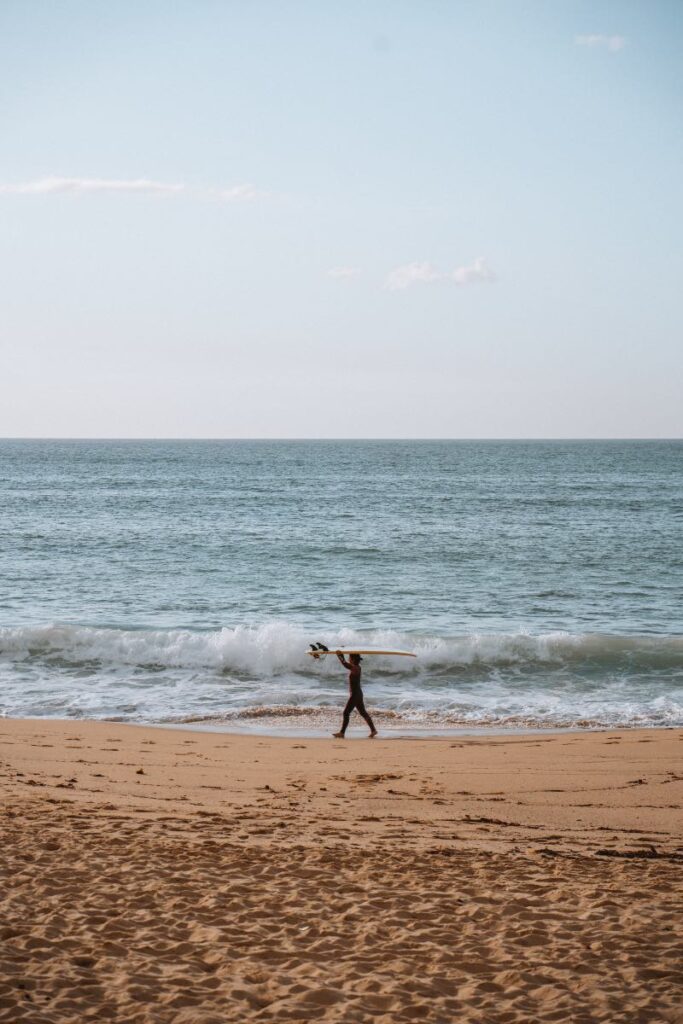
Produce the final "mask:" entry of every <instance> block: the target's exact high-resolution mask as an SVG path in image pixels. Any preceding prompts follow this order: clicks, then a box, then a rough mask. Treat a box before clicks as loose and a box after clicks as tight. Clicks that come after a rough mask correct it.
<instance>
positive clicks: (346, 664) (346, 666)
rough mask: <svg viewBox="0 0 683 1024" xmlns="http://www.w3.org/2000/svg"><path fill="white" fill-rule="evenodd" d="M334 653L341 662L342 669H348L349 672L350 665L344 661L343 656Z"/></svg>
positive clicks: (337, 652)
mask: <svg viewBox="0 0 683 1024" xmlns="http://www.w3.org/2000/svg"><path fill="white" fill-rule="evenodd" d="M334 653H335V654H336V655H337V657H338V658H339V660H340V661H341V663H342V665H343V666H344V668H348V669H349V670H350V669H351V665H350V664H349V663H348V661H345V660H344V655H343V654H340V653H339V651H335V652H334Z"/></svg>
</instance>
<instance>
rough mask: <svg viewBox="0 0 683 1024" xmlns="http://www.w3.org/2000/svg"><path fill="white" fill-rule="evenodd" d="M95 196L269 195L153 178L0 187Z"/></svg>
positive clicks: (54, 180) (11, 191)
mask: <svg viewBox="0 0 683 1024" xmlns="http://www.w3.org/2000/svg"><path fill="white" fill-rule="evenodd" d="M92 192H109V193H114V194H119V195H120V194H146V195H167V196H177V195H187V196H195V197H197V198H200V199H201V198H204V199H218V200H220V201H221V202H228V203H245V202H251V201H253V200H254V199H261V198H263V197H264V196H266V195H268V193H267V192H261V191H259V190H258V189H257V188H256V187H255V186H254V185H251V184H245V185H232V186H231V187H229V188H211V189H202V188H190V187H188V186H187V185H184V184H182V183H176V182H168V181H152V180H150V179H149V178H58V177H50V178H38V179H37V180H36V181H23V182H18V183H16V184H3V183H0V194H4V195H17V196H47V195H59V194H65V193H69V194H72V195H83V194H85V193H92Z"/></svg>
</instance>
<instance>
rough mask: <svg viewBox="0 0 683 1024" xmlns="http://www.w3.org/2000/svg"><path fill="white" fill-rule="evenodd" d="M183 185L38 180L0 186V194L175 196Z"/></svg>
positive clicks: (143, 180)
mask: <svg viewBox="0 0 683 1024" xmlns="http://www.w3.org/2000/svg"><path fill="white" fill-rule="evenodd" d="M184 188H185V186H184V185H175V184H170V183H168V182H163V181H150V180H149V179H148V178H132V179H129V180H126V179H116V178H39V179H38V180H37V181H25V182H20V183H19V184H16V185H3V184H0V192H3V193H11V194H13V195H22V196H46V195H53V194H55V193H61V192H77V193H81V192H152V193H162V194H176V193H178V192H182V191H183V190H184Z"/></svg>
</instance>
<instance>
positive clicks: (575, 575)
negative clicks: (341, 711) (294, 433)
mask: <svg viewBox="0 0 683 1024" xmlns="http://www.w3.org/2000/svg"><path fill="white" fill-rule="evenodd" d="M682 456H683V442H680V441H647V442H640V441H632V442H631V441H577V442H571V441H551V442H539V441H530V442H524V441H272V442H271V441H20V440H12V441H2V442H0V713H4V714H7V715H23V716H51V717H62V718H65V717H68V718H100V719H115V720H120V721H132V722H159V723H164V722H166V723H173V722H196V723H205V724H212V723H213V724H214V725H218V726H221V727H242V728H243V727H263V722H264V721H267V722H270V723H276V724H277V723H278V722H279V723H280V724H281V725H285V726H286V727H287V726H288V725H289V724H290V723H291V725H292V726H293V725H300V724H301V723H302V722H303V723H304V725H305V724H308V727H309V728H310V729H311V730H312V731H315V729H316V728H318V727H325V728H326V727H327V721H328V717H326V716H329V715H331V714H332V712H333V710H334V713H335V714H336V711H337V709H338V708H339V706H340V705H341V703H342V702H343V700H344V697H345V678H344V672H343V670H342V668H341V666H339V665H338V663H337V662H336V659H334V658H331V659H330V658H328V659H325V660H324V661H321V662H316V661H313V660H312V659H311V658H308V657H307V656H306V654H305V651H306V649H307V646H308V644H309V642H311V641H322V642H323V643H325V644H327V645H328V646H329V647H334V646H335V645H344V646H353V645H354V644H356V643H357V644H359V645H361V644H362V645H369V646H380V645H381V646H385V647H387V646H389V647H398V648H403V649H409V650H413V651H415V652H416V653H417V658H416V659H415V660H414V661H413V660H410V661H409V660H408V659H390V658H372V659H371V658H367V659H366V660H365V662H364V686H365V694H366V700H367V702H368V704H369V705H370V706H371V707H372V708H373V710H377V712H378V713H379V716H380V720H381V722H383V723H384V726H385V727H387V726H389V727H392V726H393V727H402V728H404V729H411V730H415V729H419V728H429V729H438V728H443V727H451V728H455V727H474V726H476V727H481V726H485V727H498V728H502V727H510V726H517V727H519V726H524V727H529V726H532V727H533V726H538V727H554V726H577V725H583V726H632V725H641V726H649V725H654V726H657V725H681V724H683V636H682V634H681V610H682V591H681V582H682V573H681V568H682V551H683V546H682V544H681V540H682V524H683V487H682V474H681V468H682V463H683V460H682Z"/></svg>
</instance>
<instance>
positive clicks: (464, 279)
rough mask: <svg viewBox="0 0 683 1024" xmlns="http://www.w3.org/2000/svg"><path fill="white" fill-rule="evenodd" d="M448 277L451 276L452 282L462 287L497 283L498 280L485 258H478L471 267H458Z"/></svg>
mask: <svg viewBox="0 0 683 1024" xmlns="http://www.w3.org/2000/svg"><path fill="white" fill-rule="evenodd" d="M447 276H450V278H451V280H452V281H455V283H456V284H460V285H466V284H478V283H480V282H486V281H495V279H496V275H495V274H494V273H493V271H492V270H491V268H490V267H489V265H488V263H487V262H486V260H485V259H484V257H483V256H477V258H476V260H475V261H474V263H472V264H471V265H470V266H469V267H458V268H457V269H456V270H454V271H453V272H452V273H451V274H450V275H447Z"/></svg>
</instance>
